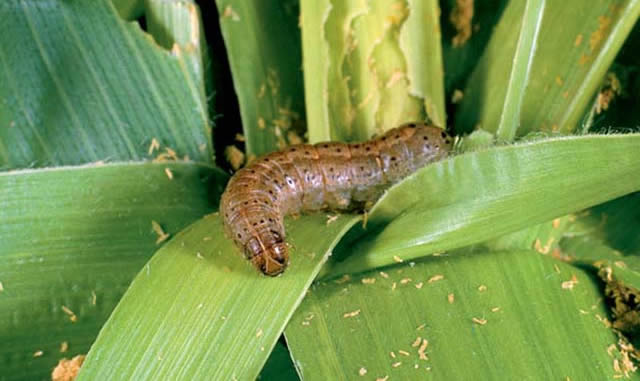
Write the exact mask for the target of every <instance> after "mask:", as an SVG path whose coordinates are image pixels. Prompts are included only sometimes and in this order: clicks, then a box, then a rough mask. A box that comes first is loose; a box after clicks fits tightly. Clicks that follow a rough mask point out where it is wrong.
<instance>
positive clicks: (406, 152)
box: [220, 123, 452, 276]
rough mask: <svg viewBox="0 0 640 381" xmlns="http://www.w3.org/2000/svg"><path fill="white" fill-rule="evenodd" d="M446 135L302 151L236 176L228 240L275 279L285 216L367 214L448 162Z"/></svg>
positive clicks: (420, 127)
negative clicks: (370, 206)
mask: <svg viewBox="0 0 640 381" xmlns="http://www.w3.org/2000/svg"><path fill="white" fill-rule="evenodd" d="M451 146H452V139H451V137H450V136H449V135H447V134H446V133H445V132H444V130H442V129H441V128H438V127H434V126H429V125H425V124H422V123H409V124H405V125H403V126H400V127H397V128H394V129H391V130H389V131H387V132H386V133H385V134H384V135H382V136H380V137H378V138H376V139H373V140H369V141H366V142H362V143H352V144H347V143H336V142H327V143H318V144H314V145H311V144H299V145H294V146H291V147H289V148H286V149H285V150H283V151H278V152H273V153H270V154H268V155H266V156H263V157H261V158H259V159H257V160H256V161H255V162H254V163H252V164H251V165H250V166H248V167H246V168H243V169H241V170H239V171H238V172H236V173H235V175H234V176H233V177H232V178H231V180H230V181H229V184H228V185H227V188H226V189H225V191H224V193H223V194H222V200H221V203H220V210H221V213H222V216H223V221H224V226H225V231H226V234H227V235H228V236H229V237H231V238H232V239H233V240H234V241H235V243H236V244H237V245H238V246H240V247H241V248H242V249H243V250H244V253H245V256H246V258H247V259H249V260H250V261H251V262H252V263H253V265H254V266H255V267H256V268H257V269H258V270H260V271H262V273H264V274H266V275H271V276H275V275H278V274H280V273H281V272H282V271H284V269H285V268H286V267H287V264H288V261H289V253H288V247H287V244H286V242H285V230H284V224H283V220H284V216H285V215H288V214H297V213H299V212H310V211H318V210H323V209H331V210H338V211H346V210H362V209H363V208H364V207H365V204H367V203H372V202H374V201H376V200H377V199H378V198H379V197H380V196H381V195H382V193H383V192H384V191H385V190H386V189H387V188H389V187H390V186H391V185H392V184H394V183H396V182H398V181H399V180H401V179H402V178H404V177H406V176H407V175H409V174H411V173H413V172H415V171H416V170H417V169H419V168H421V167H423V166H425V165H426V164H428V163H430V162H433V161H435V160H438V159H440V158H443V157H445V156H447V154H448V153H449V151H450V149H451Z"/></svg>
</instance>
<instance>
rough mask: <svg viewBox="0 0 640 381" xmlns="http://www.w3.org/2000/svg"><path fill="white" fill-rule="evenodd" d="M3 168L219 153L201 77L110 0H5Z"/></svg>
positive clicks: (202, 157) (0, 119)
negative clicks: (152, 149)
mask: <svg viewBox="0 0 640 381" xmlns="http://www.w3.org/2000/svg"><path fill="white" fill-rule="evenodd" d="M0 19H2V20H3V22H2V23H0V126H1V128H0V167H8V168H16V167H31V166H38V167H40V166H51V165H68V164H83V163H87V162H95V161H98V160H110V161H127V160H141V159H146V158H148V157H149V154H148V150H149V145H150V143H151V142H152V139H153V138H155V139H156V140H157V141H158V142H159V143H160V144H161V146H162V147H163V148H164V147H169V148H171V149H173V150H174V151H175V152H176V153H177V154H178V155H179V156H180V157H183V156H185V155H187V156H189V157H190V158H191V159H192V160H195V161H198V162H203V163H208V162H211V160H212V148H211V142H210V132H209V117H208V114H207V107H206V104H204V103H203V101H202V93H201V91H200V84H196V83H194V82H193V81H192V80H191V75H190V68H189V65H188V63H187V61H185V60H184V57H183V56H182V55H181V53H180V51H174V52H173V54H172V53H171V52H169V51H167V50H165V49H162V48H161V47H160V46H158V45H157V44H156V43H155V42H154V41H153V39H152V38H151V37H150V36H149V35H147V34H145V33H144V32H142V31H141V30H140V28H139V26H138V25H137V23H127V22H125V21H123V20H122V19H121V18H120V16H119V15H118V13H117V11H116V10H115V8H114V7H113V6H112V5H111V3H110V2H108V1H98V2H91V3H88V2H83V1H65V2H61V1H56V0H43V1H35V2H34V1H30V2H24V1H18V0H7V1H2V2H0Z"/></svg>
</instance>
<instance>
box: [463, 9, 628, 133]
mask: <svg viewBox="0 0 640 381" xmlns="http://www.w3.org/2000/svg"><path fill="white" fill-rule="evenodd" d="M524 7H525V2H523V1H511V2H509V5H508V6H507V8H506V9H505V11H504V13H503V15H502V18H501V20H500V22H499V23H498V25H497V26H496V28H495V31H494V33H493V34H492V37H491V41H490V42H489V45H488V46H487V49H486V50H485V52H484V54H483V56H482V58H481V60H480V62H479V63H478V65H477V66H476V68H475V70H474V72H473V74H472V75H471V77H470V78H469V81H468V86H467V88H466V89H465V91H464V94H465V96H464V98H463V100H462V103H461V105H460V109H459V111H458V114H457V116H456V127H457V130H458V131H467V132H468V131H471V130H472V129H475V128H478V127H480V128H483V129H485V130H487V131H491V132H494V131H496V129H497V127H498V124H499V120H500V118H501V113H502V108H503V104H504V101H503V100H504V99H505V96H506V89H507V84H508V83H509V75H508V73H509V72H510V68H511V58H512V57H513V56H514V54H513V52H514V51H515V49H516V43H517V40H518V33H517V32H516V31H517V30H519V29H520V26H521V23H522V14H523V9H524ZM639 14H640V1H637V0H616V1H608V0H596V1H592V2H590V3H589V6H584V2H582V1H579V0H567V1H552V2H548V4H547V6H546V8H545V16H544V19H543V22H542V26H541V28H540V36H539V38H538V50H537V52H536V57H535V60H534V62H533V66H532V68H531V73H530V76H529V83H528V90H527V93H526V95H525V98H524V103H523V104H522V116H521V123H522V125H521V128H520V129H518V132H517V133H518V135H519V136H524V135H526V134H527V133H529V132H532V131H561V132H565V133H566V132H571V131H573V130H575V129H576V127H578V123H579V121H580V118H581V117H582V116H583V114H584V112H585V110H586V108H587V107H588V105H589V102H590V101H591V99H592V97H593V95H594V94H595V92H596V90H597V89H598V87H599V86H600V83H601V81H602V78H603V77H604V75H605V73H606V70H607V69H608V67H609V66H610V65H611V63H612V62H613V59H614V58H615V56H616V54H617V52H618V51H619V49H620V47H621V46H622V44H623V42H624V41H625V38H626V37H627V35H628V34H629V32H630V30H631V28H632V27H633V25H634V23H635V22H636V20H637V18H638V15H639Z"/></svg>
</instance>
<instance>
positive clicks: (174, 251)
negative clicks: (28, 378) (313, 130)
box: [78, 213, 359, 380]
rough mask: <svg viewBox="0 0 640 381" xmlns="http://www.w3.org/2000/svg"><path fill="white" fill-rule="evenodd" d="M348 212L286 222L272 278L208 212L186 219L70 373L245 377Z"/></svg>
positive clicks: (261, 358)
mask: <svg viewBox="0 0 640 381" xmlns="http://www.w3.org/2000/svg"><path fill="white" fill-rule="evenodd" d="M358 220H359V218H358V217H356V216H349V215H343V216H340V217H339V218H338V219H337V220H336V221H334V222H332V223H331V224H328V225H327V223H326V218H325V217H323V216H321V215H314V216H307V217H302V218H300V219H299V220H296V221H295V223H291V222H292V221H287V222H288V223H287V240H288V241H289V242H290V243H291V245H292V247H293V249H292V252H293V253H292V256H291V264H290V266H289V269H288V270H287V271H286V272H285V273H284V274H283V275H282V276H279V277H277V278H269V277H265V276H262V275H260V274H259V273H258V272H257V271H256V269H254V268H253V267H251V266H250V264H249V262H248V261H246V260H245V259H243V258H242V255H241V254H240V250H239V249H238V248H237V247H235V246H234V243H233V242H232V241H231V240H229V239H227V238H225V237H224V234H223V230H222V224H221V220H220V218H219V216H218V215H217V213H216V214H213V215H210V216H208V217H207V218H205V219H203V220H201V221H199V222H197V223H195V224H193V225H191V226H190V227H189V228H187V229H186V230H184V231H183V232H181V233H180V234H179V235H177V236H176V237H175V238H174V239H172V240H171V242H169V243H168V244H167V245H166V246H164V247H163V248H162V249H160V250H159V251H158V252H157V253H156V255H154V257H153V258H152V259H151V261H150V262H149V263H148V264H147V265H146V266H145V268H144V269H142V271H141V272H140V274H138V276H137V277H136V279H135V280H134V281H133V283H132V284H131V287H130V288H129V290H128V291H127V293H126V294H125V296H124V297H123V298H122V300H121V302H120V303H119V304H118V306H117V307H116V310H115V311H114V312H113V314H112V315H111V317H110V318H109V321H108V322H107V323H106V324H105V326H104V327H103V329H102V331H101V332H100V335H99V336H98V339H97V340H96V342H95V344H94V345H93V347H92V348H91V350H90V352H89V355H88V356H87V359H86V362H85V363H84V365H83V367H82V370H81V372H80V375H79V378H78V380H82V379H91V380H93V379H96V378H107V379H110V378H119V379H136V380H146V379H149V380H158V379H176V378H181V379H203V380H223V379H224V380H228V379H234V378H236V379H239V380H246V379H254V378H255V377H256V376H257V375H258V373H259V372H260V369H261V368H262V366H263V365H264V363H265V361H266V360H267V357H268V355H269V353H270V352H271V350H272V348H273V347H274V345H275V344H276V341H277V339H278V337H279V336H280V334H281V333H282V331H283V330H284V327H285V325H286V323H287V321H288V320H289V318H290V317H291V315H292V314H293V311H294V310H295V308H296V307H297V306H298V304H299V303H300V301H301V300H302V298H303V297H304V295H305V293H306V291H307V288H308V287H309V285H310V284H311V282H312V280H313V279H314V278H315V276H316V274H317V273H318V271H319V269H320V266H321V265H322V263H323V262H324V261H325V260H326V258H327V255H328V254H329V253H330V252H331V250H332V248H333V246H334V245H335V243H336V241H337V240H338V238H339V237H340V236H341V235H342V234H344V232H345V231H346V230H347V229H349V227H351V226H352V225H353V224H354V223H355V222H357V221H358ZM319 231H322V236H321V237H320V236H318V232H319Z"/></svg>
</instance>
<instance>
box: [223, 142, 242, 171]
mask: <svg viewBox="0 0 640 381" xmlns="http://www.w3.org/2000/svg"><path fill="white" fill-rule="evenodd" d="M224 156H225V158H226V159H227V161H228V162H229V164H230V165H231V168H232V169H233V170H234V171H237V170H238V169H240V167H242V164H244V153H243V152H242V151H240V150H239V149H238V147H236V146H234V145H230V146H227V148H225V149H224Z"/></svg>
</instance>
